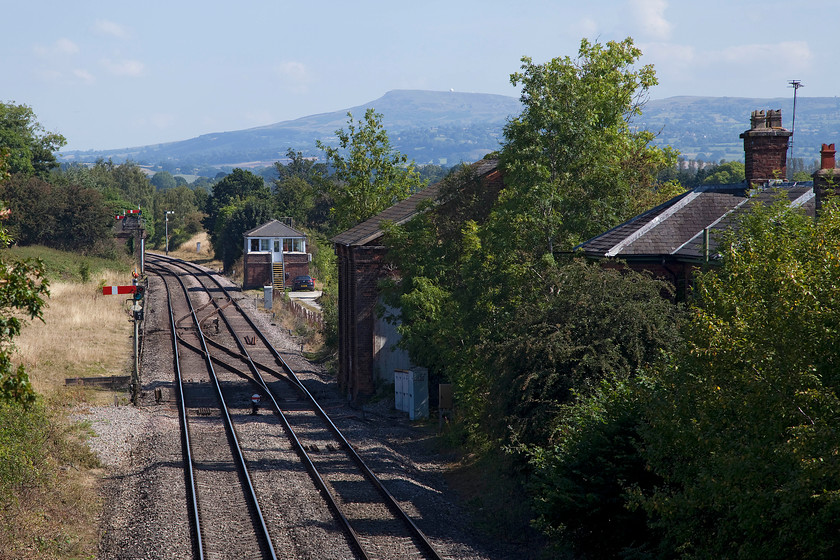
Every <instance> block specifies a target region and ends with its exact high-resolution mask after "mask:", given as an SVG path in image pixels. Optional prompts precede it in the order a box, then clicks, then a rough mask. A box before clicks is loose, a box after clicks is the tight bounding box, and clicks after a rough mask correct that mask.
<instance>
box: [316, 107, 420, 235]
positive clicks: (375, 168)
mask: <svg viewBox="0 0 840 560" xmlns="http://www.w3.org/2000/svg"><path fill="white" fill-rule="evenodd" d="M347 117H348V122H347V130H346V131H345V130H343V129H341V130H337V131H336V136H338V142H339V147H338V148H336V147H332V146H328V145H326V144H324V143H323V142H321V141H320V140H319V141H317V142H316V143H317V145H318V148H320V149H321V150H324V152H326V156H327V161H328V162H329V165H330V166H331V168H332V170H333V175H332V177H331V180H329V181H328V182H327V186H326V190H327V192H328V194H329V195H330V198H331V199H332V201H333V208H332V209H331V216H332V218H333V227H334V228H335V229H336V230H339V231H340V230H343V229H347V228H349V227H352V226H354V225H356V224H358V223H360V222H363V221H365V220H367V219H368V218H370V217H372V216H375V215H376V214H378V213H379V212H381V211H382V210H384V209H386V208H388V207H389V206H392V205H393V204H396V203H397V202H399V201H400V200H402V199H404V198H407V197H408V196H409V195H410V194H411V193H412V192H414V191H416V190H419V189H420V188H422V187H423V186H424V183H423V182H422V181H421V180H420V177H419V174H418V173H417V171H416V170H415V169H414V163H413V162H411V163H408V158H407V157H406V156H405V155H403V154H401V153H399V152H397V151H395V150H394V149H393V148H392V147H391V141H390V140H389V138H388V133H387V132H386V131H385V129H384V128H383V127H382V115H381V114H379V113H377V112H375V111H374V110H373V109H368V110H367V111H365V117H364V120H363V121H361V122H358V123H357V122H356V121H354V120H353V115H352V114H350V113H347Z"/></svg>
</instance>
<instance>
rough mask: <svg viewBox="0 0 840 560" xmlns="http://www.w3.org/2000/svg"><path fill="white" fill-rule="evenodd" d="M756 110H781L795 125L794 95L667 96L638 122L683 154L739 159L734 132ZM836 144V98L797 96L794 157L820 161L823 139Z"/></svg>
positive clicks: (839, 129) (839, 103)
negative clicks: (769, 97)
mask: <svg viewBox="0 0 840 560" xmlns="http://www.w3.org/2000/svg"><path fill="white" fill-rule="evenodd" d="M756 109H781V110H782V124H783V126H784V127H785V128H787V129H788V130H790V129H791V126H792V125H793V124H794V123H793V122H792V119H793V99H792V97H791V98H787V97H785V98H772V99H765V98H746V97H669V98H667V99H659V100H651V101H649V102H648V104H647V105H646V106H645V110H644V115H643V116H642V117H641V118H639V119H638V122H637V123H636V124H637V125H638V126H639V127H640V128H645V129H647V130H651V131H653V132H656V133H658V137H657V139H656V143H657V144H658V145H668V146H672V147H674V148H676V149H678V150H679V151H680V152H681V153H682V154H683V155H684V156H685V157H686V159H698V158H700V159H703V160H705V161H719V160H721V159H726V160H743V159H744V141H743V140H741V139H740V138H739V137H738V135H739V134H741V133H742V132H744V131H745V130H747V129H748V128H749V127H750V113H751V112H752V111H754V110H756ZM833 142H838V143H840V98H837V97H798V98H797V100H796V123H795V131H794V153H793V157H796V158H802V159H804V160H805V161H806V162H810V161H813V160H818V159H819V157H820V155H819V153H820V146H821V144H823V143H826V144H831V143H833Z"/></svg>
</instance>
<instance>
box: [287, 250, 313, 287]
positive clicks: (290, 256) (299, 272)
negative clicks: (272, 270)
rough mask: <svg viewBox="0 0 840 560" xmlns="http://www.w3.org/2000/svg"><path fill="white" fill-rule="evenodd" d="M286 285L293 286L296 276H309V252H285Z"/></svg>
mask: <svg viewBox="0 0 840 560" xmlns="http://www.w3.org/2000/svg"><path fill="white" fill-rule="evenodd" d="M283 263H284V270H285V271H286V279H285V283H286V286H289V287H290V286H291V285H292V282H294V279H295V276H309V255H308V254H307V253H283Z"/></svg>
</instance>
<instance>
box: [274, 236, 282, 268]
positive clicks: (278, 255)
mask: <svg viewBox="0 0 840 560" xmlns="http://www.w3.org/2000/svg"><path fill="white" fill-rule="evenodd" d="M271 249H272V250H271V262H276V263H277V262H283V251H282V249H283V244H282V243H281V242H280V239H278V238H276V237H275V238H274V239H273V240H272V247H271Z"/></svg>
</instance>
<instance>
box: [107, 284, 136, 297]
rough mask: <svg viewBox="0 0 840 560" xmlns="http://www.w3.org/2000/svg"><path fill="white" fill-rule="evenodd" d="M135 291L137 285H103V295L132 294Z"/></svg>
mask: <svg viewBox="0 0 840 560" xmlns="http://www.w3.org/2000/svg"><path fill="white" fill-rule="evenodd" d="M136 291H137V286H103V287H102V295H103V296H115V295H117V294H133V293H135V292H136Z"/></svg>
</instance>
